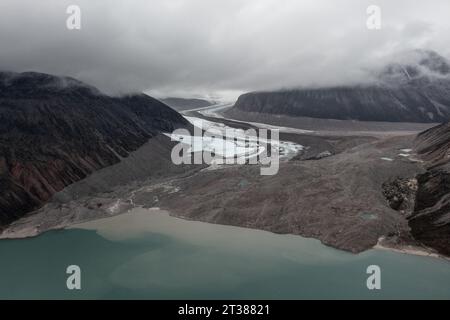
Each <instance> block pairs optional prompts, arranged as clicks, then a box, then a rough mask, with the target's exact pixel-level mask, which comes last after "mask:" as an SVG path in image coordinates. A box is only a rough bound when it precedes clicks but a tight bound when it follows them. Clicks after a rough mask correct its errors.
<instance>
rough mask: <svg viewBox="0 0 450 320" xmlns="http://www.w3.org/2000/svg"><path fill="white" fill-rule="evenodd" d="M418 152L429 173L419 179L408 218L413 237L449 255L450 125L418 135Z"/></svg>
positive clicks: (443, 125)
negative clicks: (411, 211)
mask: <svg viewBox="0 0 450 320" xmlns="http://www.w3.org/2000/svg"><path fill="white" fill-rule="evenodd" d="M415 151H416V152H417V153H418V154H419V155H420V156H421V158H422V159H423V160H424V161H426V165H427V167H428V170H427V171H426V172H425V173H423V174H420V175H418V176H417V184H418V190H417V193H416V200H415V206H414V211H413V213H412V215H411V217H410V218H409V226H410V227H411V234H412V235H413V236H414V238H415V239H416V240H419V241H420V242H422V243H423V244H425V245H427V246H429V247H432V248H434V249H436V250H438V251H439V252H440V253H443V254H445V255H447V256H450V163H449V162H450V158H449V155H450V124H449V123H446V124H442V125H439V126H437V127H434V128H431V129H429V130H427V131H425V132H423V133H421V134H419V135H418V137H417V139H416V150H415Z"/></svg>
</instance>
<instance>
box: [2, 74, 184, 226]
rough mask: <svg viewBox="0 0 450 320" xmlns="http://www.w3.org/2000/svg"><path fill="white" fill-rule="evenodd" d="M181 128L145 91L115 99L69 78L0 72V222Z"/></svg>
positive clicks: (175, 116)
mask: <svg viewBox="0 0 450 320" xmlns="http://www.w3.org/2000/svg"><path fill="white" fill-rule="evenodd" d="M187 126H188V124H187V122H186V120H185V119H184V118H183V117H182V116H181V115H180V114H178V113H177V112H176V111H174V110H172V109H170V108H169V107H167V106H166V105H165V104H163V103H162V102H160V101H158V100H156V99H153V98H151V97H149V96H147V95H144V94H138V95H131V96H126V97H121V98H114V97H110V96H107V95H105V94H103V93H101V92H100V91H98V90H97V89H96V88H93V87H90V86H88V85H86V84H84V83H82V82H80V81H78V80H75V79H72V78H66V77H56V76H52V75H48V74H41V73H34V72H26V73H5V72H4V73H0V226H1V225H4V224H7V223H9V222H11V221H13V220H15V219H17V218H19V217H21V216H23V215H24V214H25V213H27V212H29V211H30V210H32V209H35V208H37V207H39V206H40V205H42V204H43V203H44V202H45V201H47V200H48V199H49V198H50V197H51V196H52V195H53V194H54V193H56V192H58V191H60V190H62V189H63V188H64V187H66V186H68V185H70V184H71V183H73V182H75V181H78V180H81V179H83V178H85V177H87V176H88V175H90V174H91V173H93V172H94V171H96V170H99V169H101V168H104V167H107V166H110V165H112V164H116V163H118V162H120V161H121V159H122V158H125V157H127V156H128V155H129V154H130V153H131V152H133V151H135V150H137V149H138V148H140V147H141V146H142V145H143V144H145V143H146V142H147V141H149V139H152V138H153V137H155V136H157V135H159V134H160V133H161V132H167V131H172V130H174V129H175V128H179V127H187Z"/></svg>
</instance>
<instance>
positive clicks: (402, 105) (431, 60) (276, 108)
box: [234, 51, 450, 123]
mask: <svg viewBox="0 0 450 320" xmlns="http://www.w3.org/2000/svg"><path fill="white" fill-rule="evenodd" d="M405 61H406V60H405ZM449 70H450V63H449V62H448V61H447V60H446V59H445V58H443V57H441V56H439V55H438V54H437V53H435V52H431V51H416V52H414V54H413V57H412V59H408V61H407V62H405V63H392V64H390V65H388V66H386V67H385V68H383V69H382V70H381V71H379V72H377V76H376V79H377V80H376V81H374V82H373V83H372V84H365V85H355V86H342V87H331V88H318V89H296V90H284V91H275V92H251V93H246V94H244V95H241V96H240V97H239V99H238V100H237V102H236V104H235V106H234V108H235V109H237V110H240V111H247V112H259V113H266V114H279V115H288V116H302V117H312V118H328V119H340V120H346V119H353V120H362V121H390V122H429V123H435V122H444V121H448V120H450V71H449Z"/></svg>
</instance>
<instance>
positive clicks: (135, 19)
mask: <svg viewBox="0 0 450 320" xmlns="http://www.w3.org/2000/svg"><path fill="white" fill-rule="evenodd" d="M413 3H414V4H413ZM71 4H75V5H78V6H79V7H80V8H81V30H68V29H67V28H66V19H67V18H68V16H69V15H68V14H67V13H66V9H67V7H68V6H69V5H71ZM371 4H375V5H378V6H380V8H381V10H382V11H381V13H382V16H381V18H382V20H381V23H382V24H381V29H380V30H368V29H367V27H366V20H367V17H368V16H367V14H366V9H367V7H368V6H369V5H371ZM449 15H450V1H449V0H427V1H424V0H417V1H410V0H386V1H375V0H372V1H365V0H339V1H336V0H142V1H137V0H127V1H123V0H94V1H93V0H79V1H75V0H72V1H65V0H42V1H36V0H32V1H31V0H30V1H22V0H1V1H0V69H2V70H9V71H29V70H33V71H40V72H47V73H53V74H59V75H69V76H73V77H76V78H78V79H80V80H82V81H85V82H87V83H89V84H92V85H94V86H97V87H98V88H100V89H101V90H103V91H105V92H108V93H113V94H121V93H127V92H137V91H146V92H149V93H151V94H153V95H156V96H165V95H178V96H180V95H187V96H202V95H206V94H209V95H227V96H234V95H235V94H237V93H239V92H244V91H252V90H271V89H278V88H288V87H299V86H311V85H315V86H327V85H336V84H347V83H352V82H360V81H364V80H365V79H366V78H367V76H366V74H365V72H366V71H365V70H367V69H368V68H369V69H370V68H373V67H375V66H377V65H379V64H382V63H384V61H386V59H387V57H388V56H390V55H391V54H393V53H396V52H402V51H405V50H406V51H408V50H412V49H415V48H426V49H432V50H436V51H437V52H439V53H440V54H442V55H444V56H446V57H450V46H449V41H448V39H449V34H450V19H449Z"/></svg>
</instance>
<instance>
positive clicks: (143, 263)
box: [0, 208, 450, 299]
mask: <svg viewBox="0 0 450 320" xmlns="http://www.w3.org/2000/svg"><path fill="white" fill-rule="evenodd" d="M69 265H77V266H79V267H80V269H81V289H80V290H69V289H67V286H66V280H67V277H68V276H69V275H68V274H66V269H67V267H68V266H69ZM369 265H378V266H379V267H380V269H381V289H380V290H369V289H368V288H367V286H366V280H367V278H368V277H369V275H368V274H367V273H366V269H367V267H368V266H369ZM0 298H1V299H50V298H56V299H314V298H321V299H350V298H352V299H394V298H401V299H419V298H424V299H431V298H434V299H450V262H448V261H446V260H442V259H437V258H432V257H423V256H414V255H407V254H402V253H397V252H391V251H387V250H369V251H367V252H364V253H362V254H358V255H354V254H350V253H347V252H343V251H339V250H335V249H332V248H329V247H326V246H324V245H322V244H321V243H320V242H319V241H317V240H314V239H305V238H302V237H299V236H294V235H278V234H273V233H270V232H265V231H259V230H251V229H245V228H237V227H230V226H222V225H214V224H208V223H202V222H194V221H187V220H182V219H178V218H174V217H171V216H169V215H168V214H167V213H165V212H163V211H160V210H156V209H141V208H139V209H134V210H132V211H130V212H129V213H127V214H123V215H120V216H115V217H111V218H107V219H101V220H96V221H92V222H88V223H84V224H80V225H77V226H74V227H72V228H70V229H65V230H60V231H50V232H47V233H44V234H42V235H40V236H38V237H34V238H27V239H17V240H1V241H0Z"/></svg>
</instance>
